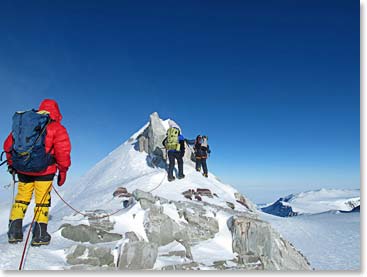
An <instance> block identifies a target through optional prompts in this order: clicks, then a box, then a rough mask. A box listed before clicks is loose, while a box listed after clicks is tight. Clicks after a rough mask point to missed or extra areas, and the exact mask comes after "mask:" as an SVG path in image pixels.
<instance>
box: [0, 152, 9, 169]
mask: <svg viewBox="0 0 367 277" xmlns="http://www.w3.org/2000/svg"><path fill="white" fill-rule="evenodd" d="M4 153H6V152H5V151H3V152H1V155H0V162H2V160H3V155H4ZM7 161H8V160H5V161H3V162H2V163H0V166H3V165H4V164H5V163H6V162H7Z"/></svg>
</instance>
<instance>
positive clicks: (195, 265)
mask: <svg viewBox="0 0 367 277" xmlns="http://www.w3.org/2000/svg"><path fill="white" fill-rule="evenodd" d="M197 269H199V264H198V263H197V262H191V263H188V264H177V265H168V266H165V267H163V268H162V270H167V271H173V270H197Z"/></svg>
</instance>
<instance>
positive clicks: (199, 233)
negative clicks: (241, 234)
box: [183, 210, 219, 242]
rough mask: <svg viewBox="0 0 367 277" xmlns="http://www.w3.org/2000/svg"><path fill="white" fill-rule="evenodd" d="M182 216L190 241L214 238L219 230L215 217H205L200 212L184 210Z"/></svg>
mask: <svg viewBox="0 0 367 277" xmlns="http://www.w3.org/2000/svg"><path fill="white" fill-rule="evenodd" d="M183 216H184V218H185V220H186V221H187V222H188V224H187V225H186V228H185V233H186V234H187V235H188V237H189V238H190V241H192V242H198V241H202V240H208V239H211V238H214V236H215V234H216V233H218V232H219V224H218V221H217V220H216V219H215V218H212V217H206V216H204V215H202V214H200V213H191V212H189V211H188V210H184V213H183Z"/></svg>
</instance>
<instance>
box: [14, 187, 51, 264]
mask: <svg viewBox="0 0 367 277" xmlns="http://www.w3.org/2000/svg"><path fill="white" fill-rule="evenodd" d="M51 186H52V183H51V185H50V186H49V187H48V189H47V190H46V193H45V194H44V195H43V197H42V200H41V203H40V206H38V208H37V210H36V212H35V213H34V216H33V219H32V223H31V226H30V227H29V229H28V234H27V239H26V241H25V244H24V248H23V254H22V259H21V260H20V264H19V268H18V270H22V267H23V263H24V259H25V254H26V250H27V249H28V247H29V245H28V240H29V236H30V234H31V230H32V228H33V223H34V221H35V219H36V216H37V215H38V211H39V209H40V208H41V206H42V204H43V202H44V201H45V200H46V195H47V194H48V193H49V192H50V189H51Z"/></svg>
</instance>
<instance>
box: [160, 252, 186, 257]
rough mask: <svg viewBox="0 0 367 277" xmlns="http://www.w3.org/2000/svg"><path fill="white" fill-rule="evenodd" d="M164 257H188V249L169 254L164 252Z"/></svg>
mask: <svg viewBox="0 0 367 277" xmlns="http://www.w3.org/2000/svg"><path fill="white" fill-rule="evenodd" d="M162 256H163V257H173V256H176V257H180V258H185V257H186V251H171V252H169V253H168V254H164V255H162Z"/></svg>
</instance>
